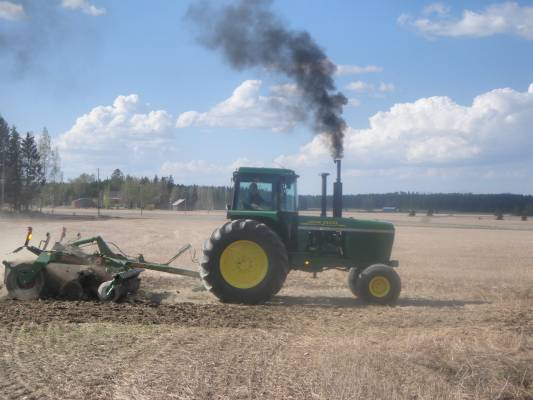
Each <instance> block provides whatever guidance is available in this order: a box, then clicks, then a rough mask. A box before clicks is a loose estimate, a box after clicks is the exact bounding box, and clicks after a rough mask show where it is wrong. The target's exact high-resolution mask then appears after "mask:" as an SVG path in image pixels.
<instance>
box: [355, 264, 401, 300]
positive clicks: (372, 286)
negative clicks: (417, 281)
mask: <svg viewBox="0 0 533 400" xmlns="http://www.w3.org/2000/svg"><path fill="white" fill-rule="evenodd" d="M401 287H402V286H401V281H400V276H399V275H398V274H397V273H396V271H395V270H394V269H393V268H392V267H389V266H388V265H384V264H374V265H371V266H370V267H368V268H365V269H364V270H363V271H361V273H360V274H359V277H358V279H357V282H356V294H357V296H358V297H360V298H361V299H362V300H364V301H366V302H368V303H376V304H394V303H396V301H397V300H398V297H399V296H400V291H401Z"/></svg>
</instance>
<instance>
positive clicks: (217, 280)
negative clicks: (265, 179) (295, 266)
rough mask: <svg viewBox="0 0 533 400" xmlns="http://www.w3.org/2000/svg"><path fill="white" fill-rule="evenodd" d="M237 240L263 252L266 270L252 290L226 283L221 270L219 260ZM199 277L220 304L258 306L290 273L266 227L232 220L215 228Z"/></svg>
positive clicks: (281, 249) (276, 238)
mask: <svg viewBox="0 0 533 400" xmlns="http://www.w3.org/2000/svg"><path fill="white" fill-rule="evenodd" d="M237 241H251V242H254V243H255V244H256V245H258V246H260V248H261V249H262V250H263V251H264V253H265V254H266V258H267V268H266V272H265V274H264V277H263V278H262V280H261V281H260V282H258V283H257V284H255V286H253V287H246V288H239V287H236V286H235V285H233V284H231V283H229V282H228V281H227V280H226V279H225V278H224V276H223V272H222V271H221V265H220V260H221V257H222V255H223V253H224V251H225V250H226V248H227V247H228V246H230V245H232V244H233V243H234V242H237ZM203 252H204V256H203V259H202V263H201V270H200V276H201V278H202V281H203V283H204V286H205V288H206V289H207V290H209V291H210V292H211V293H213V294H214V295H215V296H216V297H218V298H219V299H220V300H221V301H223V302H231V303H244V304H257V303H262V302H265V301H267V300H269V299H270V298H271V297H272V296H274V295H275V294H276V293H278V292H279V291H280V290H281V288H282V286H283V284H284V283H285V279H286V278H287V274H288V271H289V260H288V255H287V249H286V248H285V245H284V244H283V242H282V241H281V239H280V238H279V236H278V235H277V234H276V233H275V232H274V231H272V230H271V229H270V228H269V227H268V226H266V225H265V224H263V223H261V222H258V221H254V220H249V219H247V220H243V219H239V220H235V221H230V222H227V223H226V224H224V225H223V226H222V227H220V228H218V229H216V230H215V231H214V232H213V234H212V235H211V237H210V238H209V239H208V240H207V241H206V242H205V244H204V249H203Z"/></svg>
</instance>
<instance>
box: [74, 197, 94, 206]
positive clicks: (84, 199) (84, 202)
mask: <svg viewBox="0 0 533 400" xmlns="http://www.w3.org/2000/svg"><path fill="white" fill-rule="evenodd" d="M71 206H72V207H73V208H95V207H96V203H95V202H94V200H93V199H90V198H88V197H82V198H80V199H76V200H72V203H71Z"/></svg>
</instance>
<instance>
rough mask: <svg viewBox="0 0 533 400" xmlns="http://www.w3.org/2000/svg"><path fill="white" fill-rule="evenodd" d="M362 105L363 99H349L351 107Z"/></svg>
mask: <svg viewBox="0 0 533 400" xmlns="http://www.w3.org/2000/svg"><path fill="white" fill-rule="evenodd" d="M360 105H361V100H359V99H356V98H355V97H352V98H349V99H348V106H350V107H354V108H355V107H359V106H360Z"/></svg>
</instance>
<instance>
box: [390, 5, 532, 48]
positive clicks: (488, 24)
mask: <svg viewBox="0 0 533 400" xmlns="http://www.w3.org/2000/svg"><path fill="white" fill-rule="evenodd" d="M423 14H424V16H422V17H413V16H411V15H409V14H402V15H400V17H399V18H398V22H399V23H400V24H402V25H407V26H411V27H413V28H415V29H417V30H419V31H420V32H422V33H423V34H425V35H427V36H429V37H437V36H448V37H461V36H472V37H485V36H492V35H496V34H502V33H508V34H513V35H516V36H520V37H523V38H525V39H529V40H533V7H532V6H521V5H519V4H518V3H516V2H505V3H501V4H493V5H489V6H487V7H486V8H485V9H484V10H483V11H480V12H475V11H471V10H464V11H463V13H462V16H461V17H460V18H456V17H453V16H451V15H449V10H448V9H447V8H446V7H444V6H442V5H439V4H433V5H430V6H428V7H426V8H425V9H424V11H423Z"/></svg>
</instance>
